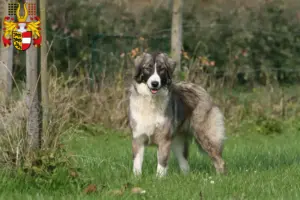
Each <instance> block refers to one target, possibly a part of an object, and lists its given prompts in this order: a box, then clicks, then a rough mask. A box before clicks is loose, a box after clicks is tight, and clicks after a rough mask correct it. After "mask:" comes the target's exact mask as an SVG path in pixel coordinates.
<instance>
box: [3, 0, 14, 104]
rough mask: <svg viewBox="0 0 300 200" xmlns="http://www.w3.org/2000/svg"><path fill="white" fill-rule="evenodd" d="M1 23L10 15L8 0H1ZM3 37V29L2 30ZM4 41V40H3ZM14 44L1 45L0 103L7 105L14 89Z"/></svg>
mask: <svg viewBox="0 0 300 200" xmlns="http://www.w3.org/2000/svg"><path fill="white" fill-rule="evenodd" d="M0 3H1V23H2V22H3V19H4V17H5V16H7V15H8V9H7V7H8V6H7V5H8V2H7V1H5V0H1V1H0ZM1 32H2V34H1V38H2V36H3V30H2V31H1ZM1 43H2V41H1ZM13 48H14V47H13V44H12V45H11V46H9V47H4V45H3V44H2V45H1V53H0V54H1V55H0V105H6V103H7V100H8V97H9V96H10V94H11V90H12V69H13V66H12V65H13Z"/></svg>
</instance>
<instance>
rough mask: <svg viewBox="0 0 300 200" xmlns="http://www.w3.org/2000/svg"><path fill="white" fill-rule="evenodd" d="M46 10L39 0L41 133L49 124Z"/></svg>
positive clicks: (45, 6) (43, 0)
mask: <svg viewBox="0 0 300 200" xmlns="http://www.w3.org/2000/svg"><path fill="white" fill-rule="evenodd" d="M46 9H47V0H40V17H41V29H42V31H41V34H42V44H41V90H42V105H43V133H45V132H46V131H47V130H48V122H49V93H48V84H49V82H48V68H47V66H48V62H47V57H48V48H47V38H46V36H47V34H46V28H47V27H46Z"/></svg>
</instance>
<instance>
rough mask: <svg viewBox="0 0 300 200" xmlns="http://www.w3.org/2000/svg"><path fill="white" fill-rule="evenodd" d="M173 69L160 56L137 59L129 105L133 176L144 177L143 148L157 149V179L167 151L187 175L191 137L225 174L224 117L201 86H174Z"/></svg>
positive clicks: (164, 167) (162, 171)
mask: <svg viewBox="0 0 300 200" xmlns="http://www.w3.org/2000/svg"><path fill="white" fill-rule="evenodd" d="M175 65H176V64H175V62H174V61H173V60H172V59H171V58H169V57H168V55H166V54H164V53H153V54H149V53H143V54H142V55H141V56H138V57H137V58H136V59H135V67H136V74H135V77H134V81H133V84H132V86H131V88H130V100H129V101H130V103H129V122H130V127H131V130H132V134H133V135H132V136H133V137H132V152H133V172H134V174H135V175H140V174H141V173H142V164H143V158H144V149H145V146H147V145H156V146H157V147H158V150H157V162H158V164H157V176H159V177H161V176H164V175H166V173H167V167H168V160H169V155H170V151H171V150H172V151H173V152H174V154H175V156H176V158H177V160H178V163H179V166H180V169H181V170H182V171H183V172H184V173H187V172H188V171H189V164H188V161H187V158H188V147H189V143H190V141H191V140H190V138H192V137H190V136H194V138H195V139H196V141H197V143H198V144H199V145H200V147H202V149H203V150H204V151H206V152H207V153H208V155H209V156H210V158H211V159H212V160H213V163H214V166H215V168H216V171H217V172H218V173H224V172H225V163H224V161H223V159H222V150H223V141H224V138H225V128H224V120H223V115H222V113H221V111H220V109H219V108H218V107H217V106H216V105H215V104H214V103H213V101H212V99H211V97H210V95H209V94H208V93H207V92H206V91H205V90H204V89H203V88H202V87H200V86H198V85H195V84H192V83H185V82H180V83H176V84H175V83H172V73H173V70H174V68H175Z"/></svg>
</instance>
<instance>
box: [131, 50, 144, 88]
mask: <svg viewBox="0 0 300 200" xmlns="http://www.w3.org/2000/svg"><path fill="white" fill-rule="evenodd" d="M144 60H145V53H143V54H142V55H140V56H137V57H136V58H135V59H134V66H135V74H134V79H135V81H136V82H138V83H141V82H142V68H143V63H144Z"/></svg>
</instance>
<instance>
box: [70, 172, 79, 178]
mask: <svg viewBox="0 0 300 200" xmlns="http://www.w3.org/2000/svg"><path fill="white" fill-rule="evenodd" d="M70 176H72V177H77V176H78V174H77V172H75V171H71V172H70Z"/></svg>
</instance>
